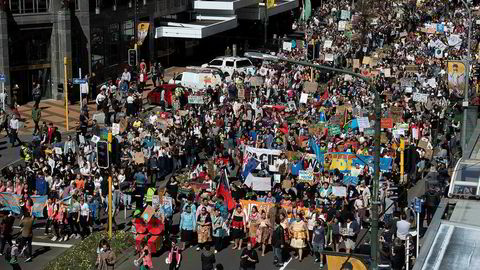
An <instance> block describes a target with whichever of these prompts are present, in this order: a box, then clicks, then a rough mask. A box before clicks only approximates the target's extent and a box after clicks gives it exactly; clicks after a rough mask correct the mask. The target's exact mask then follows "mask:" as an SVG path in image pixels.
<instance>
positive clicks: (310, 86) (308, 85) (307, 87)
mask: <svg viewBox="0 0 480 270" xmlns="http://www.w3.org/2000/svg"><path fill="white" fill-rule="evenodd" d="M317 89H318V83H316V82H304V83H303V91H305V92H306V93H315V92H316V91H317Z"/></svg>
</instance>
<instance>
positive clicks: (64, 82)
mask: <svg viewBox="0 0 480 270" xmlns="http://www.w3.org/2000/svg"><path fill="white" fill-rule="evenodd" d="M67 67H68V58H67V57H64V58H63V69H64V70H63V76H64V78H63V94H64V95H65V130H66V131H68V84H67V83H68V81H67V80H68V77H67V75H68V73H67V72H68V68H67Z"/></svg>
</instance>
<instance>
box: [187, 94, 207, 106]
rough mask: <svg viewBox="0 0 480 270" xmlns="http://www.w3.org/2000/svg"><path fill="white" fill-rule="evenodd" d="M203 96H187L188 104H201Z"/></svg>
mask: <svg viewBox="0 0 480 270" xmlns="http://www.w3.org/2000/svg"><path fill="white" fill-rule="evenodd" d="M203 103H204V102H203V96H193V95H191V96H188V104H203Z"/></svg>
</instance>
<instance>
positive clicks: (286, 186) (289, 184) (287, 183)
mask: <svg viewBox="0 0 480 270" xmlns="http://www.w3.org/2000/svg"><path fill="white" fill-rule="evenodd" d="M291 187H292V181H291V180H287V179H285V180H283V182H282V188H283V189H285V190H287V189H289V188H291Z"/></svg>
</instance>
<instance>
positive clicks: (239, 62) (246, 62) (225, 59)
mask: <svg viewBox="0 0 480 270" xmlns="http://www.w3.org/2000/svg"><path fill="white" fill-rule="evenodd" d="M202 67H215V68H219V69H221V70H222V71H223V74H224V75H225V76H226V77H229V76H230V75H232V74H233V72H234V71H236V72H238V73H245V74H248V73H250V74H254V73H255V66H254V65H253V64H252V62H251V61H250V59H248V58H245V57H238V56H222V57H217V58H215V59H213V60H212V61H210V62H209V63H208V64H203V65H202Z"/></svg>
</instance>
